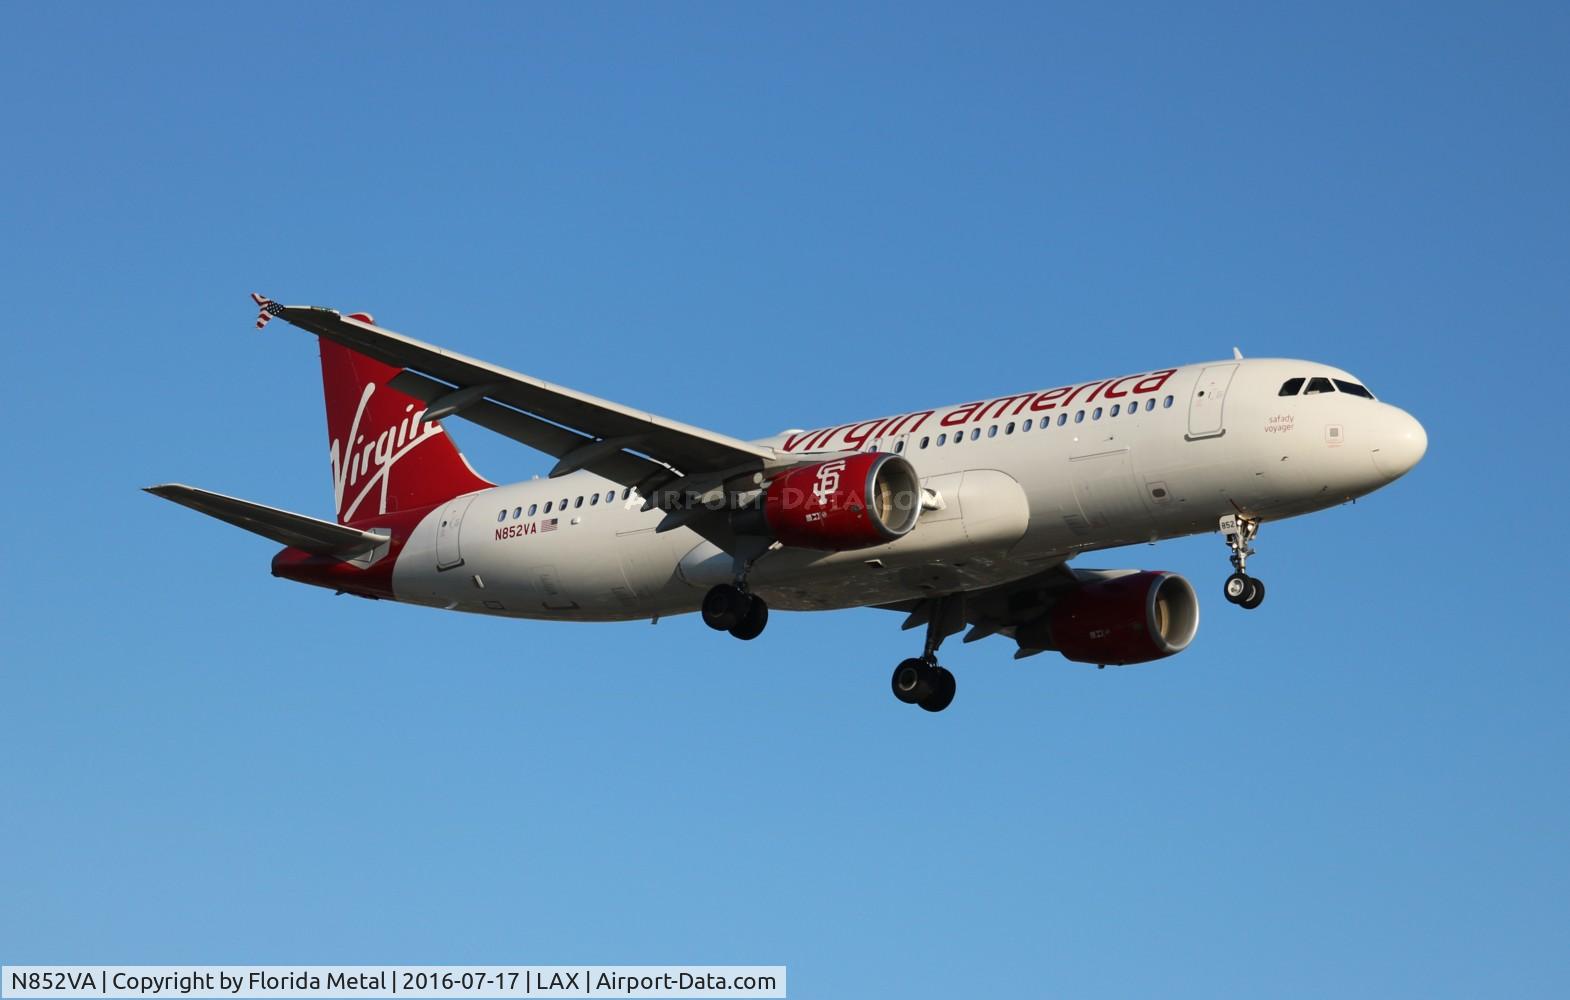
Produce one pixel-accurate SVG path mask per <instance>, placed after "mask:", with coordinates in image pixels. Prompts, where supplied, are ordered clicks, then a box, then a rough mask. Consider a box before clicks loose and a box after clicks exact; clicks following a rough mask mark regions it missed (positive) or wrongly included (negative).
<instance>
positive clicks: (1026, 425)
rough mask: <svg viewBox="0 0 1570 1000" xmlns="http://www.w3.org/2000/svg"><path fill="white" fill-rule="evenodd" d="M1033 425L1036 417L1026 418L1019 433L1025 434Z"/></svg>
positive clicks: (1020, 426)
mask: <svg viewBox="0 0 1570 1000" xmlns="http://www.w3.org/2000/svg"><path fill="white" fill-rule="evenodd" d="M1033 423H1035V418H1034V417H1026V418H1025V422H1024V423H1022V424H1020V425H1019V432H1020V433H1021V434H1023V433H1025V432H1026V431H1028V430H1030V425H1031V424H1033Z"/></svg>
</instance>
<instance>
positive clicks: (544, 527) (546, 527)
mask: <svg viewBox="0 0 1570 1000" xmlns="http://www.w3.org/2000/svg"><path fill="white" fill-rule="evenodd" d="M556 520H557V519H556V518H554V517H547V518H546V519H545V520H543V521H541V522H540V530H541V531H555V530H556Z"/></svg>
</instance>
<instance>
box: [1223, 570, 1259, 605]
mask: <svg viewBox="0 0 1570 1000" xmlns="http://www.w3.org/2000/svg"><path fill="white" fill-rule="evenodd" d="M1252 583H1253V581H1252V580H1250V579H1249V578H1248V577H1247V576H1246V575H1244V574H1242V573H1233V574H1232V575H1231V576H1229V577H1227V582H1226V583H1225V584H1223V585H1222V593H1224V594H1225V595H1226V598H1227V600H1229V601H1231V602H1232V603H1233V604H1242V603H1243V599H1244V598H1245V597H1247V596H1248V592H1249V587H1250V585H1251V584H1252Z"/></svg>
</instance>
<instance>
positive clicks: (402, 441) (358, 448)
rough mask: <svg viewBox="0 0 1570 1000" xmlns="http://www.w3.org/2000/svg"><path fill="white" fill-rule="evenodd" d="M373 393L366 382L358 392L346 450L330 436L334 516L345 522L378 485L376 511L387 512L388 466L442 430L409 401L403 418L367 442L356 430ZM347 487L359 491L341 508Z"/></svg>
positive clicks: (373, 389) (370, 385)
mask: <svg viewBox="0 0 1570 1000" xmlns="http://www.w3.org/2000/svg"><path fill="white" fill-rule="evenodd" d="M375 393H376V384H375V383H374V382H367V383H366V385H365V391H364V392H362V393H361V394H360V405H359V406H357V407H356V408H355V411H354V422H353V423H351V424H350V425H349V441H350V444H349V447H348V449H347V450H346V449H345V447H344V444H343V442H342V441H340V440H339V439H338V438H336V437H335V438H333V440H332V448H331V450H330V452H329V455H328V457H329V458H330V459H331V460H332V464H333V503H334V505H335V506H336V507H337V509H338V518H339V520H341V521H348V520H350V519H351V518H353V517H354V514H355V512H356V511H357V510H359V509H360V504H361V503H362V502H363V501H364V500H365V498H366V497H367V496H369V495H370V493H371V490H373V489H376V488H377V487H380V488H381V489H380V494H381V495H380V504H379V506H378V509H377V511H376V512H377V513H378V514H385V513H387V486H388V483H389V481H390V477H391V474H392V468H393V466H394V465H397V464H398V460H399V459H400V458H402V457H403V456H405V455H407V454H409V452H411V451H413V450H414V449H415V447H416V446H417V445H419V444H420V442H422V441H428V440H430V439H431V438H433V437H436V436H437V435H438V434H440V433H442V429H441V426H440V425H439V424H436V423H434V422H433V423H428V424H422V423H420V417H422V416H424V414H425V411H424V410H423V409H422V410H416V409H415V408H414V404H413V403H410V404H409V405H408V406H406V407H404V416H403V419H402V420H400V421H398V423H397V424H396V425H395V426H392V427H389V428H387V429H386V430H384V431H382V432H381V433H380V434H378V435H376V437H375V438H372V439H371V440H370V441H367V440H366V439H365V435H363V434H361V433H360V420H361V419H362V418H363V417H364V416H365V407H366V404H367V403H369V402H370V401H371V397H372V396H373V395H375ZM351 487H359V492H357V493H356V494H355V495H354V498H353V499H352V500H350V501H349V505H348V507H347V508H345V507H344V495H345V493H347V492H348V490H349V488H351Z"/></svg>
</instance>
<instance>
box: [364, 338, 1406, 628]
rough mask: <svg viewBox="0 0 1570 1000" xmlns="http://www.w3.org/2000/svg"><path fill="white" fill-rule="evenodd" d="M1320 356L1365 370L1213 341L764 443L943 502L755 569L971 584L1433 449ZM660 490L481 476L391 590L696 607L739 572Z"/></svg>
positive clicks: (665, 609) (506, 606) (1315, 500)
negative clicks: (1176, 364)
mask: <svg viewBox="0 0 1570 1000" xmlns="http://www.w3.org/2000/svg"><path fill="white" fill-rule="evenodd" d="M1315 377H1318V378H1330V379H1342V380H1345V381H1355V379H1353V377H1352V376H1351V375H1348V374H1347V373H1345V372H1342V371H1340V370H1338V369H1332V368H1329V367H1327V366H1325V365H1322V364H1317V363H1314V362H1306V361H1290V360H1276V359H1268V360H1267V359H1249V360H1227V361H1217V362H1213V363H1209V364H1201V365H1190V366H1186V367H1182V368H1177V369H1163V370H1161V371H1160V372H1157V373H1144V374H1141V375H1136V376H1129V377H1127V378H1124V379H1109V380H1103V381H1101V382H1090V383H1084V384H1081V385H1078V386H1074V387H1063V388H1062V389H1054V390H1046V391H1040V392H1036V391H1032V392H1029V393H1022V394H1020V395H1017V396H1006V397H996V398H994V399H991V400H985V401H979V402H977V403H967V404H963V405H960V406H949V407H944V408H938V409H933V410H919V411H913V412H912V413H907V414H900V415H897V416H895V417H892V418H885V419H880V420H871V421H866V422H863V423H859V424H850V425H844V426H842V427H838V428H823V429H820V430H818V431H810V432H800V431H798V432H788V433H785V434H781V435H778V436H776V437H773V438H768V439H765V440H762V441H759V442H756V443H757V444H759V445H761V446H763V447H766V448H772V449H774V450H775V451H776V452H777V453H780V454H783V455H790V456H794V455H798V454H799V455H800V456H801V457H802V460H803V461H804V462H805V461H812V460H813V459H814V457H815V456H818V455H824V454H831V453H843V452H845V451H857V450H877V451H888V452H896V451H897V452H899V453H900V454H902V455H903V456H904V457H905V458H906V459H908V460H909V461H910V462H911V463H912V465H913V466H914V467H915V469H916V471H917V473H918V474H919V476H920V477H921V481H922V485H923V486H924V487H926V488H927V490H929V491H930V493H929V505H928V506H929V507H931V508H935V509H927V510H924V511H923V512H922V514H921V517H920V519H919V520H918V522H917V524H916V527H915V528H914V529H913V530H912V531H911V532H910V533H909V534H907V535H905V536H904V537H902V538H899V539H898V540H896V541H893V542H890V543H887V544H884V545H880V546H877V547H874V548H866V549H858V550H855V551H848V552H819V551H812V550H804V549H792V548H785V549H779V550H776V551H773V552H770V553H768V554H766V555H764V556H763V557H762V558H760V559H759V560H758V561H757V562H756V564H755V565H754V567H753V568H752V571H751V574H750V577H749V580H750V584H751V586H752V589H753V590H754V591H756V592H757V593H758V594H760V595H761V596H763V597H764V598H765V599H766V600H767V601H768V602H769V604H770V605H771V606H773V607H775V608H778V609H782V610H818V609H827V608H842V607H855V606H861V605H871V604H885V603H891V602H896V601H903V600H908V599H911V598H917V597H926V596H930V595H932V594H934V593H949V592H954V591H959V590H973V589H976V588H981V587H988V586H993V585H997V584H1002V583H1007V582H1009V581H1011V580H1017V579H1021V578H1023V577H1027V576H1030V575H1032V574H1034V573H1038V572H1041V571H1042V570H1044V569H1047V568H1049V567H1051V566H1053V565H1055V564H1057V563H1061V562H1062V561H1064V560H1066V559H1069V558H1072V557H1073V556H1075V555H1077V554H1078V553H1080V552H1084V551H1091V550H1096V549H1106V548H1112V547H1115V546H1120V545H1128V544H1132V543H1136V542H1147V541H1155V540H1158V539H1162V538H1172V537H1176V536H1180V535H1187V534H1194V533H1198V532H1206V531H1213V530H1215V529H1216V525H1217V522H1218V519H1219V518H1220V517H1221V516H1222V515H1224V514H1229V513H1234V512H1240V513H1243V514H1245V515H1247V516H1248V517H1251V518H1256V519H1259V520H1267V521H1268V520H1279V519H1281V518H1287V517H1294V516H1297V515H1300V514H1306V513H1310V512H1312V511H1316V510H1322V509H1324V508H1326V507H1331V506H1334V505H1336V504H1340V503H1343V502H1346V501H1347V500H1350V499H1353V498H1355V497H1358V496H1361V495H1363V494H1366V493H1368V492H1370V491H1372V490H1375V489H1378V488H1379V487H1381V486H1383V485H1385V484H1386V483H1388V482H1390V481H1392V480H1393V479H1395V478H1397V477H1398V476H1400V475H1402V474H1403V473H1405V472H1406V471H1407V470H1408V469H1409V468H1411V466H1412V465H1413V464H1415V463H1416V461H1417V460H1418V459H1419V458H1420V457H1421V456H1422V453H1423V448H1424V447H1425V446H1426V438H1424V437H1423V431H1422V428H1421V427H1420V426H1419V425H1418V424H1417V422H1416V421H1415V420H1413V419H1412V417H1410V416H1409V415H1408V414H1406V413H1405V412H1403V411H1402V410H1400V409H1397V408H1396V407H1394V406H1391V405H1389V404H1386V403H1382V402H1379V401H1376V400H1373V399H1368V398H1363V397H1361V396H1357V395H1351V394H1348V393H1344V392H1326V393H1319V394H1314V395H1302V394H1299V395H1291V396H1282V395H1280V390H1281V387H1282V385H1283V383H1284V382H1286V381H1287V380H1288V379H1294V378H1315ZM1152 386H1154V387H1155V388H1151V387H1152ZM1140 387H1144V388H1143V389H1140ZM1136 390H1138V391H1136ZM1114 407H1115V408H1116V411H1115V413H1114ZM956 435H961V436H962V438H961V440H960V441H958V442H956V441H955V436H956ZM940 442H941V443H940ZM547 505H549V511H548V512H547V510H546V507H547ZM642 507H643V501H642V498H640V497H638V496H637V495H636V494H633V495H631V496H630V497H629V496H628V495H627V491H626V490H625V489H624V488H623V487H622V486H620V485H618V484H616V483H613V482H610V481H608V480H605V479H603V478H600V477H598V476H595V475H592V474H590V473H587V472H578V473H573V474H571V475H567V476H563V477H561V478H557V479H534V480H530V481H527V482H521V483H515V484H512V485H508V486H498V487H496V488H494V489H489V490H484V491H481V492H478V493H473V494H469V495H468V496H466V497H462V498H459V499H458V500H456V501H454V502H452V503H449V504H447V505H445V506H443V507H442V508H439V509H437V510H436V511H433V512H432V513H431V514H430V515H429V516H427V517H426V518H425V519H424V520H423V521H422V522H421V523H420V525H419V526H418V528H417V529H416V530H415V531H414V532H413V534H412V536H411V538H410V540H409V542H408V544H407V545H406V546H405V547H404V549H403V551H402V552H401V553H400V554H399V556H398V560H397V564H396V566H395V568H394V572H393V585H394V590H395V591H396V594H397V597H398V599H399V600H404V601H411V602H414V603H420V604H428V605H433V606H438V607H444V608H450V609H454V610H461V611H470V612H475V613H480V614H494V615H504V616H511V617H519V618H548V619H561V620H575V621H607V620H626V619H636V618H651V617H656V616H661V615H670V614H678V613H682V612H687V611H694V610H697V608H698V606H699V603H700V602H701V601H702V599H703V595H704V593H705V591H706V590H707V589H708V588H709V587H711V586H713V585H714V584H716V583H723V582H728V581H729V580H730V579H731V577H732V573H733V568H734V564H733V562H732V559H731V557H730V556H728V555H726V554H725V553H723V552H722V551H721V550H720V549H719V548H718V547H716V546H715V545H713V544H712V543H710V542H708V541H705V540H704V539H703V538H702V537H701V536H699V535H698V534H696V533H695V532H693V531H691V530H689V529H687V528H675V529H673V530H669V531H665V532H656V531H655V526H656V525H657V524H659V523H660V521H661V519H662V518H663V517H664V516H665V515H664V513H663V512H661V511H658V510H650V511H644V510H643V509H642ZM552 522H554V523H552Z"/></svg>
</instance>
